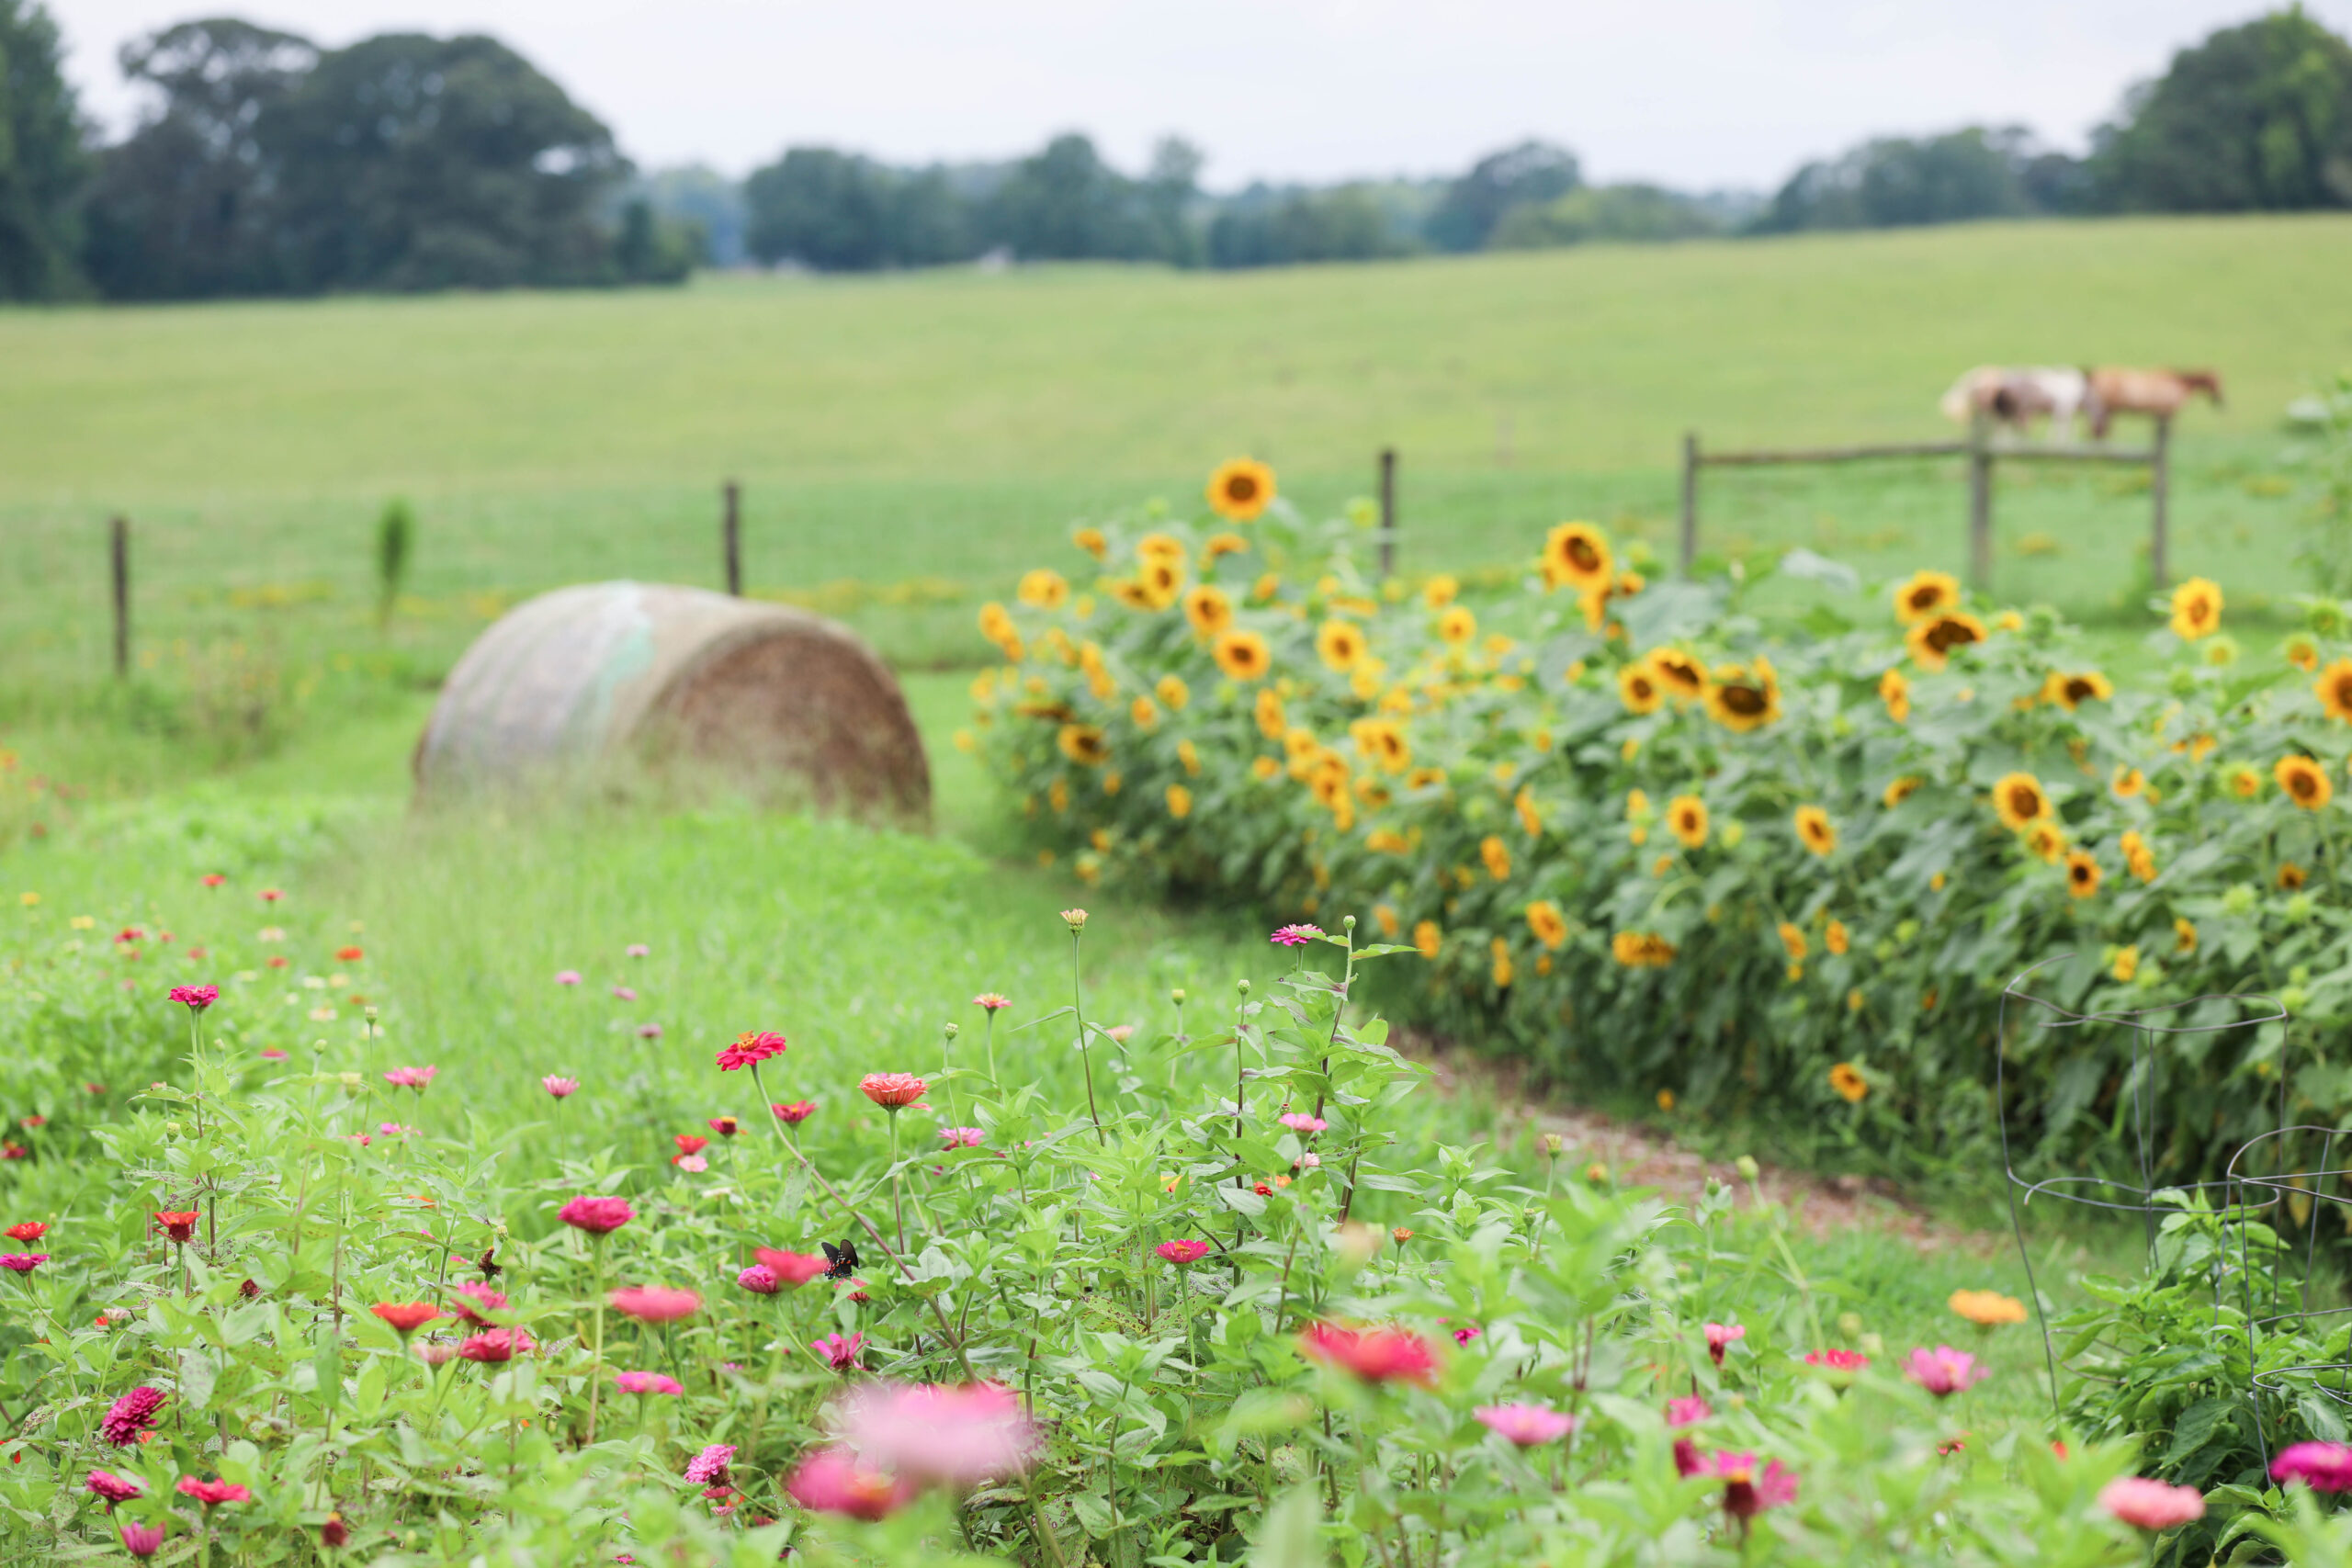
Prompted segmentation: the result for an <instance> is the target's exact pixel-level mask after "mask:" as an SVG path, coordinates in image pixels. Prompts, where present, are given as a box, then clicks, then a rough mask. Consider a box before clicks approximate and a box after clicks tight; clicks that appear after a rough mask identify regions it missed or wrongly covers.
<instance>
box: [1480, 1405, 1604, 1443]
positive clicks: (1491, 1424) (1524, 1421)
mask: <svg viewBox="0 0 2352 1568" xmlns="http://www.w3.org/2000/svg"><path fill="white" fill-rule="evenodd" d="M1470 1414H1471V1415H1473V1416H1476V1417H1477V1418H1478V1420H1479V1422H1480V1423H1481V1424H1482V1425H1483V1426H1485V1427H1487V1430H1488V1431H1491V1432H1493V1433H1495V1434H1497V1435H1498V1436H1499V1437H1501V1438H1504V1439H1505V1440H1506V1441H1508V1442H1510V1443H1512V1444H1514V1445H1516V1446H1517V1447H1520V1448H1522V1449H1532V1448H1534V1447H1535V1446H1537V1445H1538V1444H1540V1443H1548V1442H1551V1441H1552V1440H1554V1439H1555V1438H1564V1437H1566V1436H1567V1434H1568V1433H1569V1432H1570V1431H1571V1430H1573V1429H1574V1427H1576V1424H1577V1418H1576V1417H1575V1416H1564V1415H1562V1414H1561V1413H1560V1412H1559V1411H1556V1410H1553V1409H1551V1408H1549V1407H1547V1406H1544V1405H1541V1404H1481V1405H1480V1406H1478V1407H1477V1408H1476V1410H1473V1411H1472V1412H1470Z"/></svg>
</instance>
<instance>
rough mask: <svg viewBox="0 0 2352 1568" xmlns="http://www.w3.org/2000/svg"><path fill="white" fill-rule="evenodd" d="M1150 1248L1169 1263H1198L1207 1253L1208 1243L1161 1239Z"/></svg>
mask: <svg viewBox="0 0 2352 1568" xmlns="http://www.w3.org/2000/svg"><path fill="white" fill-rule="evenodd" d="M1152 1250H1153V1251H1154V1252H1157V1253H1158V1254H1159V1256H1160V1257H1162V1258H1166V1259H1168V1261H1169V1262H1170V1263H1198V1262H1199V1261H1200V1260H1201V1259H1202V1258H1206V1257H1207V1256H1208V1255H1209V1244H1208V1243H1207V1242H1204V1241H1163V1242H1161V1243H1160V1244H1159V1246H1158V1247H1153V1248H1152Z"/></svg>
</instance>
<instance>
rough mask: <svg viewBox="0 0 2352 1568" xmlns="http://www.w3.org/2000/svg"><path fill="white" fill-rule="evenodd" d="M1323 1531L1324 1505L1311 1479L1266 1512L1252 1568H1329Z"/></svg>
mask: <svg viewBox="0 0 2352 1568" xmlns="http://www.w3.org/2000/svg"><path fill="white" fill-rule="evenodd" d="M1322 1531H1323V1501H1322V1498H1321V1497H1320V1496H1318V1495H1317V1491H1316V1483H1315V1481H1314V1480H1313V1479H1312V1478H1309V1479H1307V1480H1306V1481H1303V1482H1301V1483H1298V1484H1297V1485H1296V1486H1294V1487H1292V1488H1291V1489H1290V1490H1289V1491H1288V1492H1286V1493H1284V1494H1283V1498H1282V1501H1280V1502H1278V1503H1276V1504H1275V1505H1274V1506H1272V1508H1270V1509H1268V1510H1267V1511H1266V1523H1265V1526H1264V1528H1262V1529H1260V1530H1259V1531H1258V1540H1257V1541H1256V1543H1255V1544H1253V1545H1252V1546H1251V1547H1250V1559H1249V1562H1250V1568H1327V1565H1328V1564H1329V1562H1330V1559H1329V1556H1328V1555H1327V1554H1326V1553H1325V1552H1324V1551H1323V1541H1322Z"/></svg>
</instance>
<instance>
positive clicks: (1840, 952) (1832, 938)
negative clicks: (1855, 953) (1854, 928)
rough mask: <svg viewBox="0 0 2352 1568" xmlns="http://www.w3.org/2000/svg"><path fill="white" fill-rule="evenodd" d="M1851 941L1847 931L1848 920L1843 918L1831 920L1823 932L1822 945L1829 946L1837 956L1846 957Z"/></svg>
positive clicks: (1831, 951)
mask: <svg viewBox="0 0 2352 1568" xmlns="http://www.w3.org/2000/svg"><path fill="white" fill-rule="evenodd" d="M1849 942H1850V939H1849V936H1848V934H1847V931H1846V922H1845V921H1843V920H1832V921H1830V922H1829V926H1828V929H1827V930H1826V931H1823V932H1822V933H1821V945H1822V946H1824V947H1826V948H1827V949H1828V950H1829V951H1830V953H1831V954H1832V955H1833V956H1835V957H1838V958H1843V957H1845V956H1846V949H1847V947H1848V946H1849Z"/></svg>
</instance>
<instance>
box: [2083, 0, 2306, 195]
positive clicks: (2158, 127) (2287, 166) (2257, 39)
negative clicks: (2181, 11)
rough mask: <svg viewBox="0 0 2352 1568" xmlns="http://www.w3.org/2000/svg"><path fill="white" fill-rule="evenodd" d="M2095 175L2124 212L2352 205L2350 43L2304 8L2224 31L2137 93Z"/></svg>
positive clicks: (2109, 131) (2104, 139)
mask: <svg viewBox="0 0 2352 1568" xmlns="http://www.w3.org/2000/svg"><path fill="white" fill-rule="evenodd" d="M2091 169H2092V173H2093V175H2094V177H2095V180H2096V182H2097V185H2098V193H2099V197H2100V199H2101V200H2102V201H2103V202H2105V203H2106V204H2108V205H2110V206H2113V207H2116V208H2120V209H2123V210H2125V211H2142V212H2145V211H2159V212H2249V211H2266V210H2267V211H2278V210H2297V209H2312V208H2344V207H2352V44H2347V43H2346V41H2345V40H2344V39H2341V38H2339V37H2337V36H2336V35H2335V33H2332V32H2330V31H2329V30H2328V29H2327V28H2325V27H2324V26H2323V25H2322V24H2321V23H2320V22H2319V21H2317V20H2316V19H2314V18H2313V17H2311V16H2310V15H2308V14H2307V13H2305V12H2304V11H2303V9H2302V8H2301V6H2295V7H2292V8H2290V9H2288V10H2284V11H2274V12H2272V13H2271V14H2269V15H2268V16H2266V17H2258V18H2256V20H2254V21H2251V22H2247V23H2245V24H2243V25H2242V26H2239V27H2234V28H2222V30H2220V31H2219V32H2216V33H2214V34H2213V35H2212V36H2211V37H2210V38H2208V39H2205V41H2204V42H2202V43H2200V44H2198V45H2197V46H2196V47H2194V48H2191V49H2184V50H2182V51H2180V52H2179V53H2177V54H2176V55H2174V56H2173V59H2172V63H2171V65H2170V67H2169V68H2168V69H2167V70H2166V71H2165V74H2164V75H2163V76H2161V77H2159V78H2158V79H2156V80H2155V81H2154V82H2152V83H2147V84H2144V85H2142V86H2141V87H2140V88H2138V89H2136V90H2135V91H2134V92H2133V94H2132V95H2131V98H2130V100H2129V101H2127V103H2126V105H2125V113H2124V118H2123V119H2122V121H2121V122H2120V123H2119V124H2117V125H2114V126H2110V127H2108V128H2105V129H2104V130H2102V131H2101V132H2100V135H2099V138H2098V146H2097V149H2096V151H2095V152H2094V153H2093V155H2092V159H2091Z"/></svg>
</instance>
